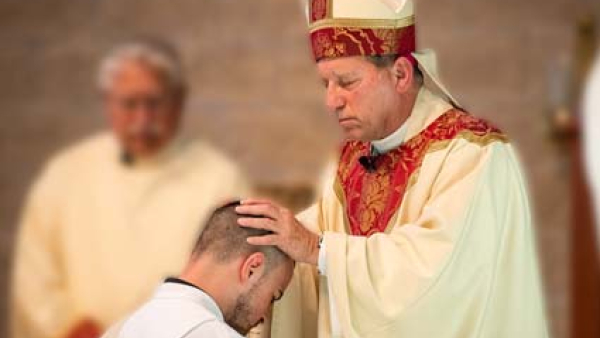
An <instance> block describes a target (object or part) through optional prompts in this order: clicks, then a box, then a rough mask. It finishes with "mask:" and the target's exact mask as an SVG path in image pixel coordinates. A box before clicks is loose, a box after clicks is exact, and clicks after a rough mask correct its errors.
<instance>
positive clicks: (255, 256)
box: [240, 252, 265, 284]
mask: <svg viewBox="0 0 600 338" xmlns="http://www.w3.org/2000/svg"><path fill="white" fill-rule="evenodd" d="M264 270H265V254H264V253H262V252H255V253H252V254H250V255H249V256H247V257H246V258H245V259H244V260H243V261H242V264H241V266H240V282H241V283H242V284H245V283H256V282H257V281H258V280H259V279H260V278H261V277H262V275H263V273H264Z"/></svg>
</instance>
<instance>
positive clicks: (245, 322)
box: [183, 202, 294, 334]
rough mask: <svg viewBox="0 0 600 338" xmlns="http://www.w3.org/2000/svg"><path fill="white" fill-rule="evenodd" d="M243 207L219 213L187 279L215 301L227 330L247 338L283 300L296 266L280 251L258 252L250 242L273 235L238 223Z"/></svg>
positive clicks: (265, 249)
mask: <svg viewBox="0 0 600 338" xmlns="http://www.w3.org/2000/svg"><path fill="white" fill-rule="evenodd" d="M239 205H240V204H239V202H233V203H229V204H227V205H225V206H222V207H220V208H218V209H216V210H215V211H214V213H213V214H212V216H211V217H210V218H209V220H208V222H207V223H206V226H205V227H204V229H203V231H202V233H201V235H200V237H199V238H198V241H197V243H196V245H195V246H194V252H193V255H192V258H191V260H190V262H189V264H188V267H187V268H186V271H185V272H184V274H183V277H184V278H185V279H186V280H190V279H191V280H193V281H194V282H195V284H197V285H199V286H200V287H201V288H202V289H204V290H205V291H206V292H207V293H208V294H209V295H211V296H212V297H213V298H214V299H215V301H216V302H217V304H218V305H219V307H220V308H221V311H222V312H223V316H224V318H225V321H226V322H227V324H229V325H230V326H231V327H233V328H234V329H235V330H236V331H238V332H240V333H241V334H246V333H247V332H248V331H249V330H250V329H251V328H252V327H254V326H256V325H257V324H259V323H260V322H261V321H262V320H263V318H264V317H265V315H267V313H268V312H269V311H270V310H271V307H272V304H273V303H274V302H275V301H277V300H278V299H280V298H281V297H282V296H283V292H284V290H285V288H286V287H287V285H288V284H289V282H290V280H291V277H292V274H293V271H294V261H293V260H292V259H290V258H289V257H288V256H287V255H286V254H284V253H283V252H282V251H281V250H279V249H278V248H277V247H274V246H254V245H250V244H248V243H247V241H246V239H247V238H248V237H253V236H262V235H268V234H269V231H266V230H257V229H251V228H244V227H241V226H239V225H238V223H237V220H238V218H239V217H243V215H239V214H237V213H236V211H235V208H236V207H237V206H239Z"/></svg>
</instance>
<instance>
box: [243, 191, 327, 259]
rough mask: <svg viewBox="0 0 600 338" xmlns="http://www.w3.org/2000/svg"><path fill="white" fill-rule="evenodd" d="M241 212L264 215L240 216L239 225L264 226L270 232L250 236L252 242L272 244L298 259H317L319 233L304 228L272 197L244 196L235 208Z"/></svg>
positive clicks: (249, 240)
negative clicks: (255, 197) (272, 200)
mask: <svg viewBox="0 0 600 338" xmlns="http://www.w3.org/2000/svg"><path fill="white" fill-rule="evenodd" d="M236 211H237V212H238V213H239V214H240V215H242V216H243V215H253V216H263V217H264V218H252V217H241V218H240V219H239V221H238V223H239V224H240V225H241V226H244V227H248V228H255V229H264V230H269V231H271V232H273V234H270V235H265V236H260V237H250V238H248V243H250V244H253V245H275V246H277V247H278V248H279V249H281V251H283V252H285V253H286V254H287V255H288V256H290V257H291V258H292V259H293V260H295V261H297V262H303V263H309V264H312V265H317V261H318V259H319V247H318V246H319V236H318V235H317V234H315V233H313V232H311V231H309V230H308V229H306V228H305V227H304V226H303V225H302V224H301V223H300V222H298V220H297V219H296V218H295V217H294V214H293V213H292V212H291V211H290V210H288V209H286V208H284V207H281V206H279V205H277V204H275V203H273V202H271V201H268V200H257V199H247V200H244V201H242V205H241V206H239V207H237V208H236Z"/></svg>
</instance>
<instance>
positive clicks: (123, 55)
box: [98, 39, 187, 95]
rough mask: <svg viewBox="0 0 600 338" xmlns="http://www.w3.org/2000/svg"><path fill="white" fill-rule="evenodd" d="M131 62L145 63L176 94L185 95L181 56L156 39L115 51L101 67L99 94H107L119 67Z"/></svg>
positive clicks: (171, 47)
mask: <svg viewBox="0 0 600 338" xmlns="http://www.w3.org/2000/svg"><path fill="white" fill-rule="evenodd" d="M129 61H138V62H141V63H144V64H145V65H147V66H148V67H150V68H151V69H152V71H155V72H157V74H158V75H159V76H160V77H161V78H162V80H163V81H164V82H165V84H166V85H167V86H168V88H169V90H170V91H171V92H172V93H173V94H175V95H183V94H184V93H185V90H186V87H187V83H186V81H185V77H184V71H183V66H182V63H181V58H180V57H179V53H178V52H177V50H176V49H175V48H174V47H173V46H172V45H171V44H169V43H167V42H165V41H161V40H155V39H137V40H133V41H130V42H127V43H123V44H120V45H118V46H116V47H115V48H113V49H112V50H111V51H110V52H109V53H108V54H107V55H106V56H105V57H104V58H103V59H102V61H101V63H100V68H99V72H98V86H99V88H100V90H102V91H106V90H108V89H109V88H110V86H111V85H112V81H113V78H114V76H115V74H116V73H117V72H118V71H119V69H120V67H121V66H122V65H123V63H125V62H129Z"/></svg>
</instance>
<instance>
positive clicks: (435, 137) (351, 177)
mask: <svg viewBox="0 0 600 338" xmlns="http://www.w3.org/2000/svg"><path fill="white" fill-rule="evenodd" d="M456 138H466V139H468V140H469V141H471V142H478V143H481V144H488V143H491V142H496V141H503V142H506V137H505V136H504V135H503V134H502V132H501V131H500V130H498V129H497V128H495V127H493V126H491V125H490V124H488V123H487V122H486V121H484V120H481V119H478V118H476V117H473V116H471V115H469V114H467V113H465V112H463V111H459V110H450V111H448V112H446V113H445V114H443V115H442V116H440V117H439V118H438V119H437V120H436V121H434V122H433V123H432V124H430V125H429V126H428V127H427V128H426V129H425V130H423V131H422V132H421V133H420V134H418V135H417V136H415V137H413V138H412V139H410V140H409V141H407V142H406V143H404V144H403V145H402V146H400V147H398V148H397V149H395V150H392V151H390V152H388V153H386V154H383V155H381V156H379V157H378V158H377V160H376V161H377V169H376V170H375V172H373V173H367V172H366V171H365V169H364V168H363V167H362V166H361V165H360V163H359V161H358V159H359V158H360V157H361V156H364V155H367V154H368V153H369V148H370V143H368V142H359V141H349V142H347V143H346V144H345V145H344V147H343V150H342V155H341V158H340V163H339V167H338V173H337V180H338V182H337V183H338V184H339V185H340V187H341V189H340V190H341V191H338V193H339V194H343V196H338V198H340V200H341V201H342V203H343V204H344V207H345V212H346V216H347V217H346V220H347V222H348V223H349V224H347V226H348V229H349V231H350V232H351V234H352V235H357V236H370V235H372V234H374V233H378V232H384V231H385V230H386V228H387V226H388V224H389V222H390V220H391V218H392V217H393V216H394V214H395V213H396V211H397V210H398V208H399V207H400V204H401V202H402V199H403V197H404V194H405V192H406V190H407V188H408V187H410V183H411V182H413V181H414V178H415V176H413V175H416V173H417V172H418V169H419V168H420V166H421V163H422V161H423V158H424V157H425V155H426V154H427V153H429V152H431V151H436V150H441V149H443V148H445V147H446V146H448V144H449V143H450V141H451V140H453V139H456Z"/></svg>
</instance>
